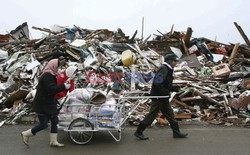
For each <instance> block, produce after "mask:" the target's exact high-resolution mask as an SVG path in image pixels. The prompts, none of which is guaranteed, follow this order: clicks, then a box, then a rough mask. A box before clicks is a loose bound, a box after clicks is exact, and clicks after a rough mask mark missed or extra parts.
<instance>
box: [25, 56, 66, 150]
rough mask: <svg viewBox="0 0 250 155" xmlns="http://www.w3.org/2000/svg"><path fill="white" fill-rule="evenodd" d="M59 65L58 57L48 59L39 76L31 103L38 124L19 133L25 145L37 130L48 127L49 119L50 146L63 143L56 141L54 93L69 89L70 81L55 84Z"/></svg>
mask: <svg viewBox="0 0 250 155" xmlns="http://www.w3.org/2000/svg"><path fill="white" fill-rule="evenodd" d="M59 65H60V62H59V60H58V59H52V60H50V61H49V62H48V64H47V65H46V67H45V69H44V70H43V73H42V75H41V77H40V78H39V82H38V85H37V92H36V95H35V98H34V103H33V110H34V111H35V112H36V113H37V115H38V119H39V124H38V125H37V126H35V127H33V128H31V129H28V130H27V131H23V132H22V133H21V135H22V138H23V142H24V144H26V145H29V138H30V137H32V136H35V135H36V133H37V132H39V131H41V130H43V129H46V128H47V127H48V121H50V122H51V130H50V146H55V147H62V146H64V144H60V143H58V141H57V124H58V116H57V115H58V111H57V102H56V101H55V95H56V94H57V93H59V92H61V91H64V90H67V89H69V88H70V83H64V84H61V85H57V81H56V75H57V71H58V68H59Z"/></svg>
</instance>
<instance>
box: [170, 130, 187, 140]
mask: <svg viewBox="0 0 250 155" xmlns="http://www.w3.org/2000/svg"><path fill="white" fill-rule="evenodd" d="M187 136H188V134H187V133H181V132H180V131H173V137H174V138H186V137H187Z"/></svg>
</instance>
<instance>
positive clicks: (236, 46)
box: [229, 43, 240, 65]
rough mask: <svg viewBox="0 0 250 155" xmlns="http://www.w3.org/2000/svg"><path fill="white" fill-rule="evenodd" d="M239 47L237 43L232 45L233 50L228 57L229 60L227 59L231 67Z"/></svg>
mask: <svg viewBox="0 0 250 155" xmlns="http://www.w3.org/2000/svg"><path fill="white" fill-rule="evenodd" d="M239 47H240V43H237V44H235V45H234V48H233V51H232V53H231V55H230V58H229V65H232V64H233V63H234V58H235V57H236V55H237V53H238V51H239V50H238V49H239Z"/></svg>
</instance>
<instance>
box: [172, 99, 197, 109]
mask: <svg viewBox="0 0 250 155" xmlns="http://www.w3.org/2000/svg"><path fill="white" fill-rule="evenodd" d="M173 102H174V103H176V104H177V105H179V106H182V107H185V108H187V109H189V110H191V111H196V110H195V109H194V108H193V107H191V106H189V105H187V104H185V103H183V102H181V101H179V100H177V99H173Z"/></svg>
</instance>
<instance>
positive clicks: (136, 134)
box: [134, 132, 149, 140]
mask: <svg viewBox="0 0 250 155" xmlns="http://www.w3.org/2000/svg"><path fill="white" fill-rule="evenodd" d="M134 135H135V137H137V138H139V139H140V140H148V139H149V138H148V137H146V136H145V135H144V134H143V133H138V132H135V133H134Z"/></svg>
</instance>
